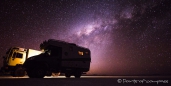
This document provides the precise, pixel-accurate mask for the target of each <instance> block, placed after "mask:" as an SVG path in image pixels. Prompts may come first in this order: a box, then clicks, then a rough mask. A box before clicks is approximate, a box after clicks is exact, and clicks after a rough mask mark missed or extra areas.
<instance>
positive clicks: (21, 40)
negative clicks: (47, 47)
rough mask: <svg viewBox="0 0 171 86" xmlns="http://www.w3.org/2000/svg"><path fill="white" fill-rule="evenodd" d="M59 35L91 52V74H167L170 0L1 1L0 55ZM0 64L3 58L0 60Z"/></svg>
mask: <svg viewBox="0 0 171 86" xmlns="http://www.w3.org/2000/svg"><path fill="white" fill-rule="evenodd" d="M48 39H58V40H63V41H66V42H72V43H76V44H78V45H80V46H83V47H86V48H89V49H90V50H91V57H92V62H91V68H90V71H89V72H88V73H89V74H99V75H138V74H169V73H171V3H170V0H61V1H59V0H56V1H55V0H35V1H34V0H33V1H31V0H27V1H25V0H20V1H19V0H18V2H17V1H16V0H3V1H0V49H1V52H0V57H2V56H3V55H5V52H6V51H7V49H8V48H10V47H14V46H18V47H24V48H31V49H37V50H40V49H39V45H40V43H42V42H43V41H44V40H48ZM0 62H1V64H0V66H2V58H1V59H0Z"/></svg>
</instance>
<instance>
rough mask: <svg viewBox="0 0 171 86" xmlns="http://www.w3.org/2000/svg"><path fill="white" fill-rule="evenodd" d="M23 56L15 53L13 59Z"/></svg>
mask: <svg viewBox="0 0 171 86" xmlns="http://www.w3.org/2000/svg"><path fill="white" fill-rule="evenodd" d="M22 57H23V54H21V53H16V52H14V54H13V56H12V58H22Z"/></svg>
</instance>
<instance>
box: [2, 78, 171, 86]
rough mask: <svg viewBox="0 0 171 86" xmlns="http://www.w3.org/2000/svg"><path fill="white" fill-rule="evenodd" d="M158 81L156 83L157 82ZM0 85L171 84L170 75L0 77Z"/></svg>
mask: <svg viewBox="0 0 171 86" xmlns="http://www.w3.org/2000/svg"><path fill="white" fill-rule="evenodd" d="M157 82H158V84H157ZM0 86H171V77H168V76H166V77H148V76H147V77H128V76H127V77H124V76H122V77H119V76H117V77H116V76H113V77H111V76H110V77H106V76H104V77H103V76H101V77H97V76H95V77H94V76H91V77H89V76H88V77H82V78H79V79H78V78H64V77H56V78H51V77H50V78H42V79H37V78H33V79H31V78H28V77H25V78H18V77H17V78H11V77H0Z"/></svg>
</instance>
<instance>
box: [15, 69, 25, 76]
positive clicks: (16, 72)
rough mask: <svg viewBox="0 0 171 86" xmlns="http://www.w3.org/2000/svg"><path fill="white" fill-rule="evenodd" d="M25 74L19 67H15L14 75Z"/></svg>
mask: <svg viewBox="0 0 171 86" xmlns="http://www.w3.org/2000/svg"><path fill="white" fill-rule="evenodd" d="M25 74H26V73H25V70H24V69H23V68H21V67H20V68H17V69H16V70H15V72H14V76H16V77H23V76H25Z"/></svg>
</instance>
